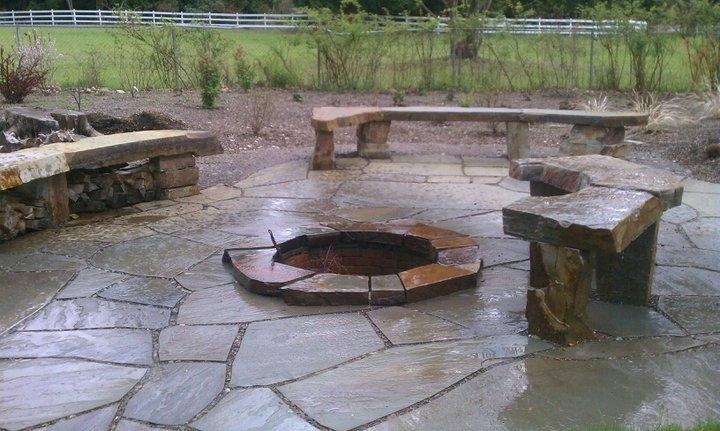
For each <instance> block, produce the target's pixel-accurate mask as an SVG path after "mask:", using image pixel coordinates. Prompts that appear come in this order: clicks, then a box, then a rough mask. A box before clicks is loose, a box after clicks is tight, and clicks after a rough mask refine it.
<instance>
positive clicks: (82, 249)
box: [43, 239, 107, 259]
mask: <svg viewBox="0 0 720 431" xmlns="http://www.w3.org/2000/svg"><path fill="white" fill-rule="evenodd" d="M106 245H107V244H106V243H104V242H100V241H85V240H71V241H60V240H57V239H53V240H52V241H47V242H45V244H44V246H43V251H46V252H48V253H53V254H61V255H64V256H71V257H78V258H81V259H87V258H88V257H90V256H92V255H93V254H95V252H97V251H98V250H100V249H101V248H103V247H104V246H106Z"/></svg>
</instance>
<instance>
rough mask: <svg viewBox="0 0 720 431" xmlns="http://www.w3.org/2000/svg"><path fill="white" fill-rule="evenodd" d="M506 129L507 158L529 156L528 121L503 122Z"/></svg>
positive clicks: (513, 158)
mask: <svg viewBox="0 0 720 431" xmlns="http://www.w3.org/2000/svg"><path fill="white" fill-rule="evenodd" d="M505 127H506V129H507V157H508V159H509V160H516V159H524V158H526V157H530V141H529V134H530V125H529V124H528V123H515V122H507V123H505Z"/></svg>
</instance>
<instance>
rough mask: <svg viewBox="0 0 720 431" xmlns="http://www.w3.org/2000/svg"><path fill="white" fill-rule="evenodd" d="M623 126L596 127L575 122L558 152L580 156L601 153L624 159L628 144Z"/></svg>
mask: <svg viewBox="0 0 720 431" xmlns="http://www.w3.org/2000/svg"><path fill="white" fill-rule="evenodd" d="M624 139H625V128H624V127H597V126H587V125H579V124H576V125H574V126H573V128H572V130H570V137H569V138H568V140H567V141H565V142H563V143H562V144H561V145H560V154H561V155H566V156H582V155H585V154H603V155H606V156H612V157H617V158H620V159H624V158H625V157H627V154H628V149H629V145H628V144H626V143H624V142H623V140H624Z"/></svg>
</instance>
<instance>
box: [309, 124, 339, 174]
mask: <svg viewBox="0 0 720 431" xmlns="http://www.w3.org/2000/svg"><path fill="white" fill-rule="evenodd" d="M312 166H313V169H315V170H327V169H333V168H335V142H334V141H333V132H332V131H329V132H328V131H322V130H315V152H313V160H312Z"/></svg>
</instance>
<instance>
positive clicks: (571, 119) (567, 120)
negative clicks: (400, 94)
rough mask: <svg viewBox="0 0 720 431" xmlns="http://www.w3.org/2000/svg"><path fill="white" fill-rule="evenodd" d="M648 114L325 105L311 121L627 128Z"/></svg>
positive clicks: (326, 124)
mask: <svg viewBox="0 0 720 431" xmlns="http://www.w3.org/2000/svg"><path fill="white" fill-rule="evenodd" d="M647 119H648V116H647V114H642V113H638V112H589V111H570V110H558V109H512V108H460V107H454V106H408V107H392V108H381V107H367V106H358V107H322V108H315V109H313V115H312V118H311V124H312V126H313V127H314V128H315V129H316V130H322V131H333V130H335V129H337V128H339V127H346V126H353V125H358V124H364V123H369V122H374V121H497V122H518V123H563V124H578V125H587V126H596V127H625V126H641V125H645V124H647Z"/></svg>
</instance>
